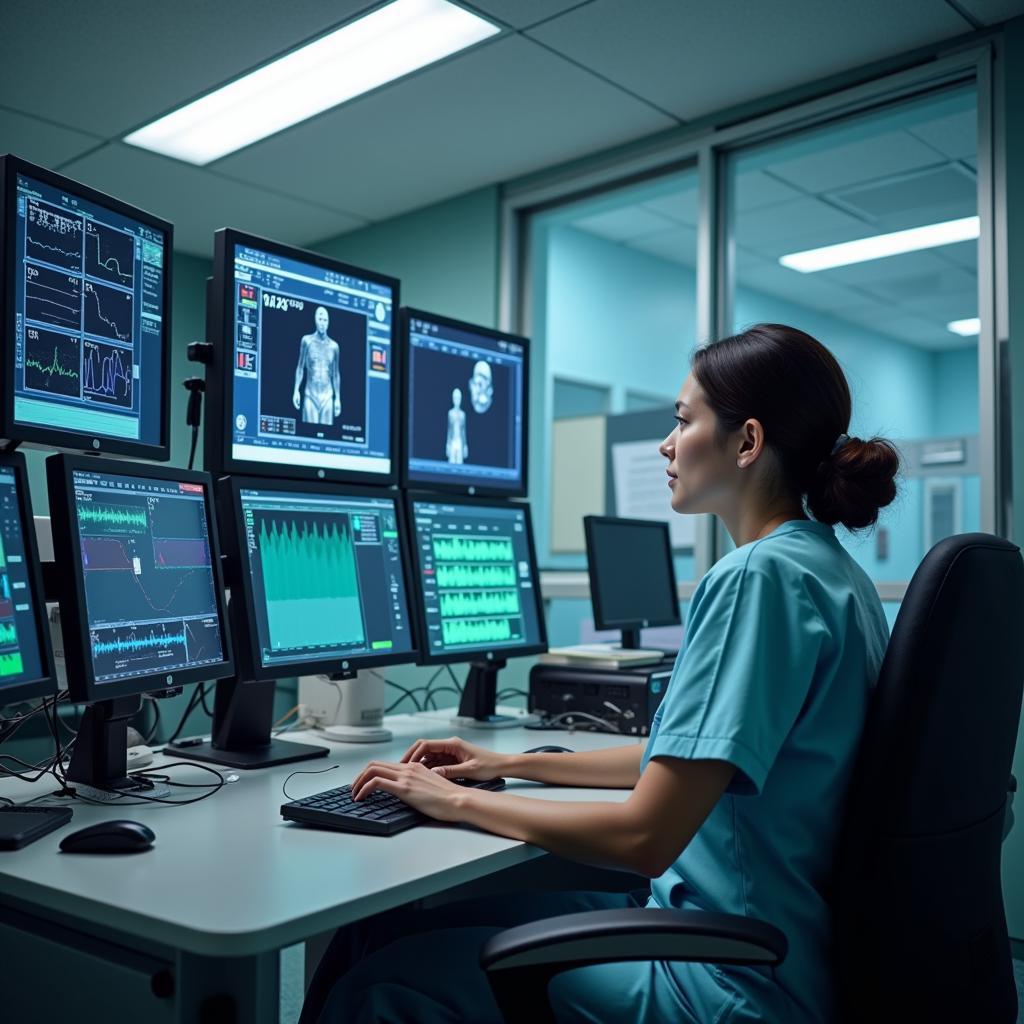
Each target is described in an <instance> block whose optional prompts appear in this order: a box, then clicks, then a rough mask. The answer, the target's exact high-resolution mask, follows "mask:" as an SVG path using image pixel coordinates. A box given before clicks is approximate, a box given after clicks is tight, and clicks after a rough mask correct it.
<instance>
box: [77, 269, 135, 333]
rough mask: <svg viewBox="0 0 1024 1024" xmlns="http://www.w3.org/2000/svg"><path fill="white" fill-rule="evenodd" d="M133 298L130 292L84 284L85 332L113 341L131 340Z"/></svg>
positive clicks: (90, 282)
mask: <svg viewBox="0 0 1024 1024" xmlns="http://www.w3.org/2000/svg"><path fill="white" fill-rule="evenodd" d="M133 304H134V297H133V296H132V293H131V292H122V291H118V290H117V289H116V288H107V287H105V286H104V285H102V284H94V283H93V282H92V281H86V282H85V330H86V332H87V333H88V334H98V335H99V336H100V337H101V338H110V339H112V340H113V341H121V342H129V341H131V340H132V322H133V320H132V317H133V312H132V310H133Z"/></svg>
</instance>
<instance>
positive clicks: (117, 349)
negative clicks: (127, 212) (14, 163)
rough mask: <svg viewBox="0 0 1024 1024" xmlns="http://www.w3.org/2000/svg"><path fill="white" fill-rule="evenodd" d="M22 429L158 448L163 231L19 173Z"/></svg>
mask: <svg viewBox="0 0 1024 1024" xmlns="http://www.w3.org/2000/svg"><path fill="white" fill-rule="evenodd" d="M16 195H17V199H16V205H17V209H16V211H15V212H16V217H15V246H16V248H15V253H16V266H15V275H14V279H15V283H14V350H13V357H14V377H13V380H14V419H15V422H16V423H20V424H25V425H26V426H32V427H37V428H45V429H49V430H54V429H56V430H66V431H69V432H75V433H79V434H87V435H91V436H93V437H110V438H117V439H119V440H122V441H129V442H130V441H138V442H140V443H142V444H147V445H158V444H160V442H161V440H162V438H161V428H162V419H161V412H162V409H163V388H164V384H165V382H164V380H163V345H164V315H165V310H164V308H163V307H164V260H165V258H166V256H167V251H166V239H165V237H164V232H162V231H159V230H157V229H155V228H151V227H149V226H148V225H146V224H142V223H140V222H139V221H135V220H132V219H131V218H129V217H125V216H122V215H121V214H119V213H115V212H114V211H113V210H110V209H107V208H106V207H104V206H101V205H99V204H97V203H92V202H88V201H86V200H84V199H81V198H80V197H78V196H76V195H75V194H74V193H73V192H70V191H66V190H64V189H56V188H51V187H50V186H48V185H44V184H42V183H41V182H38V181H34V180H33V179H31V178H28V177H26V176H24V175H21V174H19V175H18V178H17V193H16Z"/></svg>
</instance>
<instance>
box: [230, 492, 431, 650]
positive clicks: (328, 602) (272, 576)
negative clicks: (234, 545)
mask: <svg viewBox="0 0 1024 1024" xmlns="http://www.w3.org/2000/svg"><path fill="white" fill-rule="evenodd" d="M241 501H242V519H243V522H244V525H245V539H244V544H243V547H244V549H245V551H246V553H247V556H248V569H249V574H250V578H251V581H252V592H253V606H254V607H253V612H254V616H255V620H256V631H257V636H258V638H259V646H260V658H261V662H262V667H264V668H269V667H271V666H273V665H281V664H284V663H296V664H298V665H301V662H303V661H324V660H329V659H333V658H350V657H358V656H359V655H367V654H373V655H379V654H397V653H403V652H407V651H410V650H412V633H411V631H410V627H409V607H408V599H407V597H406V593H405V582H404V578H403V576H402V561H401V547H400V544H399V537H398V519H397V516H396V514H395V502H394V499H393V498H390V497H379V498H377V497H356V496H349V497H345V496H344V495H337V496H335V495H328V494H324V493H322V492H315V493H314V492H303V491H301V490H296V491H280V490H247V489H243V490H242V491H241Z"/></svg>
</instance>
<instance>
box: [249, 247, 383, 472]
mask: <svg viewBox="0 0 1024 1024" xmlns="http://www.w3.org/2000/svg"><path fill="white" fill-rule="evenodd" d="M229 301H230V302H231V324H232V330H233V332H234V342H233V367H232V374H231V381H232V386H231V398H232V401H231V410H230V414H231V429H232V435H231V436H232V444H231V455H232V458H233V459H236V460H245V461H249V462H264V463H272V464H274V465H283V466H289V465H290V466H302V467H307V468H312V469H329V470H342V471H351V472H357V473H380V474H387V473H390V472H391V419H390V417H391V401H392V396H391V379H392V378H391V360H392V355H391V354H392V340H393V338H392V318H393V315H394V312H395V311H394V309H393V305H394V296H393V295H392V289H391V288H390V287H388V286H386V285H381V284H377V283H374V282H371V281H364V280H361V279H360V278H357V277H351V276H348V275H345V274H340V273H337V272H335V271H331V270H328V269H326V268H324V267H320V266H316V265H315V264H311V263H303V262H299V261H297V260H292V259H287V258H285V257H283V256H278V255H275V254H273V253H267V252H262V251H260V250H258V249H252V248H249V247H247V246H242V245H236V246H235V252H234V264H233V277H232V286H231V291H230V293H229Z"/></svg>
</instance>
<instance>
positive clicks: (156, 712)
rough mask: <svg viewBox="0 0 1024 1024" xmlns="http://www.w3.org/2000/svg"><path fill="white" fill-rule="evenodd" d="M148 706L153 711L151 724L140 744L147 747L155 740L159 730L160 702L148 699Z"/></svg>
mask: <svg viewBox="0 0 1024 1024" xmlns="http://www.w3.org/2000/svg"><path fill="white" fill-rule="evenodd" d="M144 696H145V695H144ZM149 705H150V707H151V708H152V709H153V724H152V725H151V726H150V727H149V729H148V731H147V732H146V735H145V736H143V737H142V742H143V743H145V744H146V745H147V746H148V745H149V744H150V743H152V742H153V740H154V739H155V738H156V734H157V730H158V729H159V728H160V702H159V701H158V700H154V699H153V698H152V697H150V698H149Z"/></svg>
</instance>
